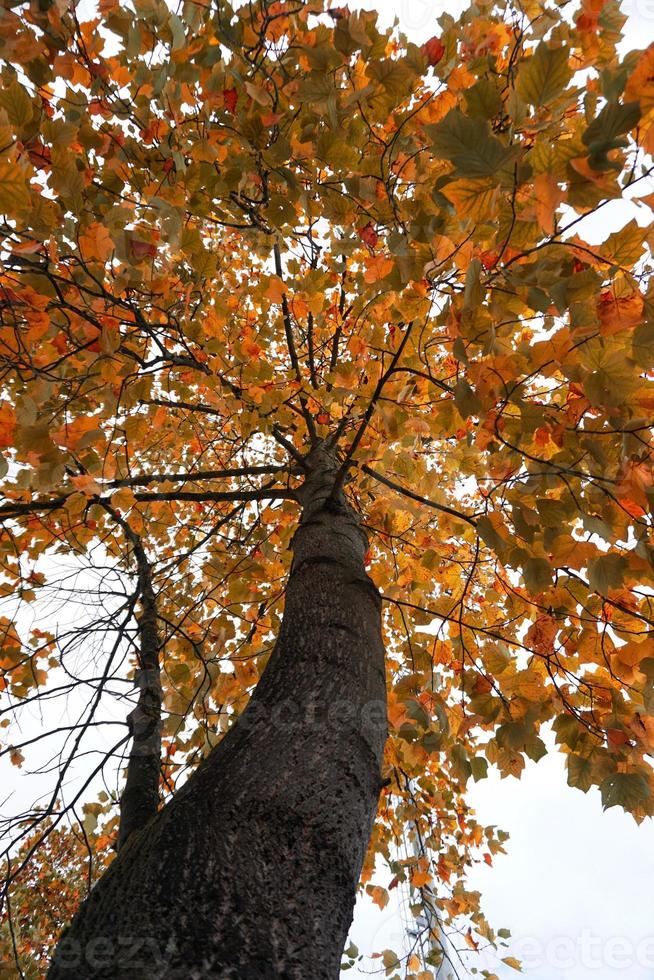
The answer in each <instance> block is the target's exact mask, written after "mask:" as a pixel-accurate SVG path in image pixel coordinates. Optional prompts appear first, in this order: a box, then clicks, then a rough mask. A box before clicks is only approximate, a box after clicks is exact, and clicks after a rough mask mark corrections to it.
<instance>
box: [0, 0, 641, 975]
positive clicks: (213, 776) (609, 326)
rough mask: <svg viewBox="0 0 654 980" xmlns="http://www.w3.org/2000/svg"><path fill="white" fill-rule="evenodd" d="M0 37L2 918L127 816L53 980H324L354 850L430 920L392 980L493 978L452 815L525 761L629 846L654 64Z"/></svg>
mask: <svg viewBox="0 0 654 980" xmlns="http://www.w3.org/2000/svg"><path fill="white" fill-rule="evenodd" d="M10 6H11V9H9V10H5V13H4V15H3V18H2V21H0V31H1V36H2V48H1V50H0V56H1V57H2V61H3V67H2V77H3V83H4V88H3V90H2V93H1V94H0V129H1V131H2V153H1V159H0V210H1V211H2V212H3V213H4V220H3V225H2V232H3V245H2V248H3V253H2V254H3V269H2V277H1V284H0V285H1V290H2V325H1V327H0V359H1V362H2V383H3V394H2V400H1V402H0V434H1V439H2V446H3V448H5V450H6V467H5V469H6V472H5V474H4V476H5V483H4V488H3V493H4V497H5V502H4V504H2V506H0V516H1V517H2V519H3V522H4V523H3V526H4V531H3V537H2V571H3V595H4V604H5V615H4V619H3V625H4V638H3V647H2V660H1V661H0V663H1V666H2V671H3V680H2V684H3V685H4V687H5V689H6V690H5V694H6V697H7V699H8V701H7V703H8V708H7V712H8V714H7V717H6V719H5V720H4V721H3V722H2V724H3V725H5V726H8V725H9V722H10V721H12V720H13V721H14V722H15V724H16V726H17V727H16V728H15V729H14V730H11V729H10V732H9V733H5V737H6V741H5V751H6V752H7V753H9V754H11V758H12V761H13V762H15V764H16V765H19V766H20V765H21V764H22V762H23V760H24V752H29V751H30V749H32V750H33V749H34V745H35V744H36V747H37V749H38V750H39V751H43V750H41V749H40V746H41V742H42V740H43V739H47V741H48V745H49V746H52V745H55V746H56V747H55V748H54V749H52V748H51V747H50V748H49V749H48V751H49V753H50V755H49V760H50V759H54V760H55V763H56V765H55V767H54V779H53V784H52V786H51V791H50V793H49V795H48V797H47V799H46V800H45V803H43V802H42V803H41V806H40V809H34V810H33V811H31V812H30V813H28V814H25V813H21V814H20V815H19V816H18V817H17V818H16V820H15V821H9V822H8V824H7V826H6V833H7V837H8V840H9V847H10V848H12V849H10V850H9V851H8V863H7V867H6V894H7V895H8V896H10V897H11V895H12V894H16V891H15V890H16V889H17V888H18V889H20V888H21V887H23V889H24V882H25V875H27V874H28V870H27V869H28V868H29V866H30V865H29V862H30V861H34V860H36V861H38V860H39V853H41V852H40V851H39V846H40V845H41V846H48V844H47V842H48V840H52V834H64V838H62V839H64V840H65V839H67V838H66V837H65V835H66V834H70V833H72V834H73V835H75V834H76V835H77V839H79V837H80V834H82V832H84V833H87V835H88V834H95V833H96V825H97V821H98V820H100V824H99V828H100V829H99V830H98V831H97V833H99V834H100V835H101V839H102V840H103V846H104V847H106V838H107V836H108V833H110V830H109V831H108V832H107V833H104V832H103V830H102V828H103V826H104V824H103V821H104V820H108V821H111V820H115V818H116V814H117V812H118V810H119V811H120V829H119V831H118V833H117V836H116V846H117V849H118V854H117V857H116V858H115V860H114V861H113V862H112V863H111V864H110V867H109V869H108V870H107V871H106V873H105V874H103V875H102V877H101V878H100V880H99V882H98V883H97V884H96V886H95V887H94V888H93V890H92V891H91V893H90V895H89V896H88V897H87V899H86V900H85V901H84V902H83V903H82V905H81V906H80V908H79V910H78V912H77V914H76V916H75V917H74V919H73V921H72V924H71V925H70V928H69V929H68V931H67V932H66V933H65V934H64V936H63V938H62V940H61V941H60V943H59V946H58V949H57V952H56V954H55V956H54V959H53V964H52V966H51V968H50V971H49V974H48V975H49V976H50V977H51V978H53V980H55V978H56V980H59V978H62V977H80V978H81V977H88V976H89V975H90V973H92V975H93V976H94V977H121V978H122V977H125V978H126V977H135V976H138V977H140V978H144V977H167V978H172V977H182V976H183V977H189V976H198V977H200V976H202V977H210V976H215V977H227V976H230V977H231V976H233V977H248V978H253V980H254V978H268V977H278V976H284V977H289V978H290V977H297V978H300V977H302V978H306V977H316V978H318V977H325V978H334V977H336V976H337V975H338V971H339V965H340V961H341V956H342V950H343V946H344V943H345V939H346V935H347V930H348V927H349V923H350V920H351V915H352V908H353V903H354V899H355V893H356V888H357V883H358V882H359V880H360V879H361V881H362V883H363V884H364V886H365V887H366V888H367V890H368V891H369V893H370V894H371V895H372V897H373V898H374V900H375V901H377V902H378V903H379V904H381V905H382V906H383V904H384V903H385V902H386V901H387V900H388V895H387V892H386V890H385V889H384V888H382V887H381V886H380V885H378V884H375V883H373V882H371V880H370V879H371V874H372V870H373V866H374V861H375V858H376V857H377V856H381V857H383V858H385V859H386V861H387V862H388V863H389V865H390V868H391V870H392V873H393V875H394V879H393V882H391V885H394V884H397V882H398V881H404V882H408V883H409V884H410V887H411V889H412V894H413V896H414V899H415V904H414V913H415V914H416V915H418V914H419V912H420V911H421V909H424V908H426V909H427V910H428V911H429V912H430V915H429V916H428V918H427V921H428V922H429V923H430V924H429V925H428V926H427V934H426V935H425V936H424V937H422V938H423V940H424V941H423V942H422V943H421V945H420V947H419V948H417V949H416V950H415V951H414V952H413V953H412V954H411V956H410V957H409V959H408V960H407V961H406V962H403V963H400V962H399V960H398V959H397V957H396V955H395V954H394V953H393V952H392V951H386V952H385V954H384V966H385V967H386V969H387V973H388V974H389V975H391V974H393V973H394V971H395V973H396V975H399V973H400V971H403V972H404V973H405V974H406V975H408V976H415V975H418V976H420V977H426V976H431V975H432V974H431V973H430V971H429V967H430V966H432V967H433V966H436V965H438V963H439V962H440V961H441V960H442V958H443V956H444V951H443V947H442V940H441V929H445V930H450V929H456V930H458V935H459V936H460V938H461V942H462V945H463V946H464V947H466V946H467V947H470V948H472V949H475V948H477V947H478V945H479V943H480V942H482V941H483V942H484V943H487V942H490V943H493V944H498V945H499V944H500V940H501V938H502V935H501V934H496V933H495V932H494V931H493V930H492V929H491V927H490V926H489V925H488V923H487V922H486V920H485V918H484V916H483V913H482V911H481V909H480V907H479V901H478V895H477V894H476V893H474V892H470V891H469V890H468V889H467V888H466V884H465V874H466V869H467V868H468V867H469V866H470V864H471V863H472V862H474V861H477V860H487V861H488V862H489V863H491V862H492V855H493V854H495V853H497V852H498V851H499V850H501V849H502V843H503V840H504V837H503V836H502V835H501V834H498V833H496V832H495V831H494V829H493V828H486V829H484V828H482V827H480V826H479V825H478V824H477V822H476V821H475V819H474V815H473V814H472V813H471V812H470V810H469V807H468V806H467V804H466V802H465V787H466V783H467V781H468V780H469V779H470V778H471V777H472V778H474V779H481V778H483V777H484V776H485V775H486V772H487V768H488V765H489V764H490V765H494V766H497V767H498V769H499V771H500V772H501V774H502V775H513V776H519V775H520V772H521V770H522V768H523V767H524V765H525V758H526V757H528V758H530V759H534V760H538V759H539V758H540V757H541V756H542V755H543V754H544V753H545V752H546V751H547V745H546V743H545V742H544V741H543V739H542V738H541V735H540V733H541V729H542V728H543V726H549V725H552V726H553V728H554V731H555V732H556V739H557V742H558V744H559V747H560V749H561V750H562V751H563V752H564V753H565V754H566V756H567V766H568V782H569V783H570V785H572V786H576V787H578V788H580V789H582V790H584V791H586V790H588V789H589V788H590V787H591V786H593V785H597V786H599V787H600V790H601V794H602V799H603V803H604V806H605V807H608V806H613V805H621V806H623V807H625V808H626V809H628V810H630V811H631V812H632V813H633V814H634V816H635V817H636V819H639V820H640V819H642V818H644V817H645V816H646V815H651V813H652V810H653V802H652V790H653V787H654V782H653V779H652V770H651V765H650V762H649V757H650V756H651V752H652V749H653V747H654V656H653V655H652V639H651V636H652V625H653V619H652V608H651V607H652V589H653V587H654V550H653V547H652V530H651V528H652V525H651V513H652V504H653V501H654V489H653V487H654V456H653V453H652V429H651V421H650V420H651V408H652V405H653V404H654V401H653V399H654V385H653V384H652V366H653V354H654V318H653V313H654V294H653V293H652V288H651V286H649V285H648V274H649V271H650V268H651V254H650V246H651V242H652V238H651V233H650V232H648V229H647V228H645V227H643V226H642V224H643V222H644V221H647V220H649V218H650V217H651V209H650V206H651V205H652V203H653V202H652V197H651V194H650V196H649V197H648V196H647V195H648V191H651V182H649V183H648V178H649V175H650V173H651V170H652V166H651V159H650V156H649V155H648V154H651V153H652V150H654V82H653V80H652V79H653V78H654V47H650V48H649V49H648V50H647V51H644V52H632V53H630V54H627V55H626V56H625V57H620V56H619V55H618V53H617V45H618V42H619V41H620V37H621V33H620V31H621V26H622V24H623V22H624V17H623V15H622V14H621V13H620V10H619V7H618V5H617V3H615V2H613V0H607V2H604V3H586V2H585V0H584V2H583V3H582V5H581V7H580V8H579V9H577V10H575V11H574V13H570V12H569V11H568V12H564V8H561V9H558V8H556V9H555V8H550V7H549V6H546V5H545V4H542V3H540V2H535V0H528V2H527V3H523V4H520V5H512V4H511V3H508V2H502V0H500V2H497V3H488V2H482V3H477V4H476V5H475V6H473V7H471V8H470V9H469V10H468V11H466V12H464V13H463V14H462V15H461V17H460V18H459V19H455V18H454V17H452V16H450V15H448V14H445V15H443V16H442V17H441V18H440V20H439V34H438V36H434V37H432V38H431V39H430V40H429V41H427V42H426V43H425V44H424V45H423V46H422V47H418V46H416V45H414V44H412V43H409V42H407V41H406V40H405V39H404V38H402V36H401V35H400V34H399V33H398V32H397V31H395V30H390V31H384V30H381V29H380V28H379V26H378V25H377V22H376V16H375V14H374V13H367V12H361V13H358V14H354V13H350V12H349V11H348V10H347V8H338V9H332V10H326V9H325V8H324V7H323V5H322V2H321V0H309V2H306V3H304V2H300V0H297V2H293V0H283V2H275V3H266V2H259V3H257V4H253V5H248V6H244V7H241V8H239V9H238V10H233V9H232V8H231V7H230V6H229V4H228V3H226V2H222V0H221V2H219V3H210V2H206V3H190V2H189V3H185V4H184V5H183V7H182V8H181V9H180V10H178V11H177V12H174V11H173V10H171V9H170V8H169V7H168V6H167V5H166V4H165V3H164V2H163V0H133V3H132V4H130V5H125V4H120V3H119V2H118V0H100V2H99V7H98V14H97V16H96V17H95V18H94V19H92V20H90V21H87V22H84V23H80V21H79V20H78V17H77V14H76V12H75V9H74V7H73V6H70V5H69V4H68V3H67V2H66V0H55V2H53V3H48V4H43V3H31V4H20V3H17V4H13V5H10ZM627 199H628V200H630V201H632V202H634V203H632V204H631V210H632V212H633V215H634V217H633V218H632V219H631V220H630V221H627V222H626V223H624V222H623V227H620V228H619V229H618V230H615V231H613V232H611V233H610V234H607V235H606V236H605V238H604V241H603V242H602V243H601V244H592V243H591V242H590V241H589V240H588V239H589V238H590V235H589V234H587V233H586V228H587V227H588V225H589V222H588V220H587V219H588V217H589V216H592V215H610V214H612V213H613V212H612V209H611V208H612V204H613V202H616V201H620V200H627ZM648 235H649V236H650V237H649V238H648ZM56 602H58V603H59V606H55V605H54V604H55V603H56ZM73 602H77V605H71V603H73ZM34 623H37V624H38V625H37V626H36V627H35V626H34V625H33V624H34ZM46 626H47V629H46V628H45V627H46ZM58 698H61V699H63V701H65V702H66V704H67V705H68V708H67V712H65V713H64V714H61V713H60V714H59V715H58V716H57V719H58V720H57V721H55V722H53V723H52V726H49V725H45V726H44V729H43V730H39V731H38V732H37V734H36V737H33V736H32V735H28V737H27V738H25V736H24V735H23V734H22V732H23V727H21V724H23V725H24V727H25V729H27V725H28V723H29V719H30V717H33V715H31V713H32V712H33V711H34V710H35V708H37V709H39V710H40V709H42V710H43V711H44V712H45V714H44V717H45V719H46V720H48V721H49V719H50V718H52V717H54V715H53V713H52V709H51V707H49V706H51V705H52V703H53V701H54V703H55V704H57V699H58ZM126 702H131V703H130V710H129V713H128V714H127V712H126V711H125V703H126ZM387 702H388V706H387ZM57 710H59V711H60V712H61V711H63V709H57ZM126 714H127V720H128V728H127V730H126V729H125V716H126ZM387 716H388V726H389V730H390V737H389V738H388V739H387ZM62 717H63V718H64V719H65V723H62V721H61V719H62ZM21 718H25V719H26V721H25V722H24V723H21ZM112 724H113V725H116V724H118V726H119V729H120V732H121V734H120V738H119V739H118V740H117V741H116V740H115V739H114V737H113V735H112V736H111V737H110V738H107V739H105V737H104V736H105V733H106V731H107V729H108V728H109V726H111V725H112ZM25 734H27V731H26V732H25ZM98 755H99V761H98V758H97V757H98ZM49 760H48V761H47V762H45V761H44V759H43V757H42V756H37V757H36V765H37V768H39V769H40V770H42V771H47V770H48V769H50V768H51V766H52V763H51V762H50V761H49ZM123 771H124V772H125V778H124V783H123V782H122V773H123ZM43 778H44V777H43V776H41V777H39V779H40V782H39V785H40V786H41V787H42V786H43ZM102 779H105V782H106V786H105V787H104V788H102V783H101V780H102ZM99 790H101V795H100V796H99V798H98V799H97V801H96V802H93V800H94V795H95V794H96V793H97V792H98V791H99ZM83 801H86V802H85V803H84V810H83V812H84V816H83V817H81V816H78V814H77V810H76V807H77V808H79V807H80V806H81V805H82V803H83ZM375 813H376V814H377V816H376V819H375ZM68 817H70V818H71V819H72V820H73V821H74V822H75V821H76V822H75V823H74V826H73V829H72V830H69V831H66V830H64V829H63V828H64V827H65V820H66V819H67V818H68ZM405 838H408V839H410V840H411V841H412V842H413V845H414V851H415V856H414V857H411V858H409V859H400V858H399V850H398V847H399V844H400V843H401V842H402V840H403V839H405ZM21 842H23V843H22V849H20V846H21ZM17 846H18V847H19V850H18V852H17V856H16V852H15V850H14V849H15V848H16V847H17ZM90 846H91V850H93V842H92V841H91V844H90ZM80 860H81V858H80ZM362 868H363V876H362V877H361V875H362ZM75 873H76V874H78V875H79V871H77V872H75ZM21 876H22V877H21ZM21 883H22V884H21ZM12 889H13V891H12ZM22 894H23V895H24V890H23V893H22ZM15 904H16V903H14V906H15ZM66 909H67V903H66V902H62V909H61V912H60V915H61V916H62V917H63V916H64V915H65V914H66ZM55 911H56V910H55ZM8 915H9V918H8V920H7V921H8V926H11V927H12V929H11V930H10V933H11V936H12V937H13V942H14V948H15V949H17V950H18V952H19V954H20V950H21V949H22V948H23V947H21V945H20V944H21V942H22V939H21V937H20V935H18V936H17V934H16V922H15V920H14V919H12V918H11V901H10V903H9V905H8ZM435 922H436V923H438V927H437V928H436V927H434V926H433V923H435ZM62 924H63V923H62ZM52 938H53V937H52V936H49V937H48V942H52ZM39 941H40V940H39ZM27 946H28V947H29V942H28V943H27ZM28 951H29V950H28ZM352 955H356V954H355V953H353V954H352ZM507 962H511V960H510V958H508V959H507ZM19 969H20V967H19Z"/></svg>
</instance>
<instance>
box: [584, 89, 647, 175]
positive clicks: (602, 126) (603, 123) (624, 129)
mask: <svg viewBox="0 0 654 980" xmlns="http://www.w3.org/2000/svg"><path fill="white" fill-rule="evenodd" d="M639 119H640V103H639V102H624V103H623V102H615V101H612V102H608V103H607V104H606V105H605V106H604V108H603V109H602V111H601V112H600V114H599V115H598V116H597V117H596V118H595V119H594V120H593V121H592V123H591V124H590V126H588V127H587V128H586V130H585V131H584V133H583V134H582V140H583V141H584V144H585V145H586V146H587V147H588V151H589V164H590V166H591V167H592V169H593V170H611V169H614V168H615V167H618V168H619V164H616V163H613V162H612V161H610V160H609V158H608V156H607V154H608V152H609V151H610V150H615V149H619V148H620V147H624V146H626V145H627V143H626V140H625V139H624V138H623V134H625V133H628V132H630V131H631V130H632V129H633V128H634V127H635V126H636V125H637V124H638V120H639Z"/></svg>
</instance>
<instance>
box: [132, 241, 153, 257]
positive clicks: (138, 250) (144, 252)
mask: <svg viewBox="0 0 654 980" xmlns="http://www.w3.org/2000/svg"><path fill="white" fill-rule="evenodd" d="M156 254H157V247H156V245H153V244H152V242H140V241H138V239H132V255H133V256H134V258H135V259H147V258H148V257H149V258H154V256H155V255H156Z"/></svg>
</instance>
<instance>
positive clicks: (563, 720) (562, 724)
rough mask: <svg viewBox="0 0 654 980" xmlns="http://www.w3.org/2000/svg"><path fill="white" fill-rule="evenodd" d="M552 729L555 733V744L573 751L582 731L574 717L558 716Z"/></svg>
mask: <svg viewBox="0 0 654 980" xmlns="http://www.w3.org/2000/svg"><path fill="white" fill-rule="evenodd" d="M552 728H553V729H554V731H555V732H556V744H557V745H567V746H568V748H570V749H574V747H575V746H576V744H577V742H578V741H579V738H580V736H581V734H582V729H581V726H580V724H579V722H578V721H577V719H576V718H575V717H574V715H559V716H558V718H556V719H555V720H554V724H553V725H552Z"/></svg>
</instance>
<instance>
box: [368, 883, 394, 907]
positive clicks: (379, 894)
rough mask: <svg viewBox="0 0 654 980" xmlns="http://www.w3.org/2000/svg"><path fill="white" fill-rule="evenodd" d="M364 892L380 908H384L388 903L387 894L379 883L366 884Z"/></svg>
mask: <svg viewBox="0 0 654 980" xmlns="http://www.w3.org/2000/svg"><path fill="white" fill-rule="evenodd" d="M366 892H367V893H368V895H370V897H371V899H372V900H373V902H374V903H375V905H378V906H379V908H380V909H385V908H386V906H387V905H388V901H389V894H388V892H387V891H386V889H385V888H382V887H381V885H366Z"/></svg>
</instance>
